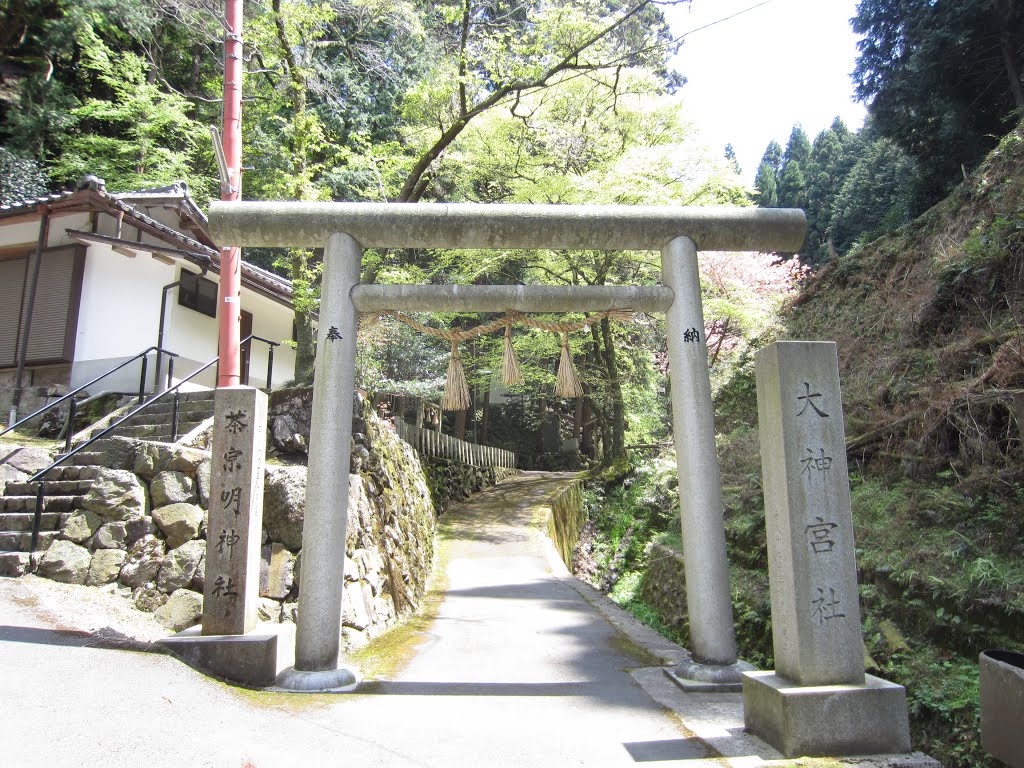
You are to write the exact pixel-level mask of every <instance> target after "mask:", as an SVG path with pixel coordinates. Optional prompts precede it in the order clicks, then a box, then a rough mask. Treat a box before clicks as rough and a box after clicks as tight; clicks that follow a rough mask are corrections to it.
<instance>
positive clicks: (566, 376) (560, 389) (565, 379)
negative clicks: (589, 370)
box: [555, 333, 583, 397]
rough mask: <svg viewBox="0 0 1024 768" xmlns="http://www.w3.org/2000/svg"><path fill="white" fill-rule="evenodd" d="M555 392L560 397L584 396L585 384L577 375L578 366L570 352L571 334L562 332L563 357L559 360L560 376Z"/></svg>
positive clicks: (556, 381) (556, 382)
mask: <svg viewBox="0 0 1024 768" xmlns="http://www.w3.org/2000/svg"><path fill="white" fill-rule="evenodd" d="M555 394H556V395H558V396H559V397H583V386H582V385H581V384H580V379H579V376H577V375H576V366H574V365H573V363H572V354H571V353H570V352H569V334H567V333H563V334H562V357H561V359H560V360H559V361H558V377H557V378H556V379H555Z"/></svg>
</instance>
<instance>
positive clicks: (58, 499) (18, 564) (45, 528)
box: [0, 457, 97, 576]
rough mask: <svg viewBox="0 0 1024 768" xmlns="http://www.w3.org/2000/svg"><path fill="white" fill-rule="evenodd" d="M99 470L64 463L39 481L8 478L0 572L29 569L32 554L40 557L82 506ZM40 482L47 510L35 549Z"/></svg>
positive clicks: (2, 503) (1, 500)
mask: <svg viewBox="0 0 1024 768" xmlns="http://www.w3.org/2000/svg"><path fill="white" fill-rule="evenodd" d="M76 458H77V457H76ZM96 474H97V473H96V469H95V467H92V466H79V465H75V466H69V467H63V466H62V467H54V468H53V469H51V470H50V471H49V472H47V473H46V475H45V476H44V477H43V479H42V480H41V481H39V482H34V483H24V482H17V481H8V482H7V485H6V488H5V489H4V495H3V496H0V576H21V575H22V574H24V573H26V571H27V570H28V569H29V567H30V559H31V557H32V555H33V554H35V555H36V558H37V560H38V558H39V557H41V556H42V552H44V551H45V550H46V548H47V547H49V546H50V542H52V541H53V539H54V538H56V536H57V534H58V533H59V532H60V529H61V528H62V527H63V525H64V523H65V522H66V521H67V519H68V517H69V516H70V515H71V514H72V513H73V512H74V510H75V509H78V508H79V507H81V502H82V498H83V497H84V496H85V494H87V493H88V492H89V488H91V487H92V483H93V480H94V479H95V477H96ZM40 485H42V487H43V513H42V516H41V518H40V523H41V525H40V528H39V540H38V542H37V544H36V550H35V552H32V523H33V521H34V519H35V511H36V494H37V492H38V489H39V486H40Z"/></svg>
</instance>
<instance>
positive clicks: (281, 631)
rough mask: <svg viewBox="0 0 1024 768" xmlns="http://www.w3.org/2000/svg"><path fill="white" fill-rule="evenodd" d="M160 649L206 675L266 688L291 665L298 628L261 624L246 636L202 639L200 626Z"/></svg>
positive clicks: (160, 642) (162, 642) (164, 642)
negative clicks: (296, 629)
mask: <svg viewBox="0 0 1024 768" xmlns="http://www.w3.org/2000/svg"><path fill="white" fill-rule="evenodd" d="M157 645H159V646H161V647H162V648H164V649H165V650H166V651H167V652H168V653H170V654H171V655H172V656H176V657H177V658H179V659H181V661H183V662H185V663H186V664H188V665H189V666H190V667H192V668H193V669H197V670H199V671H200V672H203V673H205V674H207V675H211V676H212V677H217V678H220V679H221V680H227V681H229V682H232V683H240V684H242V685H249V686H253V687H256V688H264V687H266V686H268V685H273V684H274V681H275V680H276V679H277V676H278V674H279V673H280V672H281V670H282V669H284V668H286V667H287V666H288V665H290V664H291V663H292V659H293V654H294V648H295V625H294V624H271V623H261V624H258V625H257V626H256V628H255V629H254V630H253V631H252V632H246V633H245V634H244V635H203V634H202V626H200V625H197V626H195V627H189V628H188V629H186V630H184V631H182V632H178V633H177V634H175V635H171V636H170V637H165V638H163V639H162V640H158V641H157Z"/></svg>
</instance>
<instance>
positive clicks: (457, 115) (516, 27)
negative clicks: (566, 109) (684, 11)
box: [396, 0, 678, 202]
mask: <svg viewBox="0 0 1024 768" xmlns="http://www.w3.org/2000/svg"><path fill="white" fill-rule="evenodd" d="M431 26H432V29H433V32H434V35H435V39H436V40H437V41H438V43H437V45H438V55H436V56H435V57H434V60H433V64H434V71H433V72H432V73H431V74H430V76H429V77H427V78H424V79H423V80H422V81H421V83H420V85H419V86H418V87H417V88H416V89H414V91H413V92H411V93H410V94H409V95H408V97H407V99H406V102H405V110H406V116H407V118H408V119H410V121H411V122H412V123H413V124H415V125H417V126H435V127H434V128H433V129H432V130H430V131H424V130H421V129H417V132H416V137H417V139H418V140H417V141H416V142H415V143H412V142H410V149H412V150H413V151H414V155H413V157H412V158H411V159H412V162H411V165H410V166H408V167H407V168H406V169H404V173H403V177H404V180H403V182H402V184H401V188H400V190H399V192H398V194H397V197H396V199H397V200H398V201H400V202H416V201H418V200H421V199H423V197H424V195H425V194H426V192H427V191H428V189H429V188H430V186H431V184H432V183H433V181H434V179H435V177H437V176H438V175H439V174H442V173H443V172H444V171H443V169H441V168H440V165H441V161H442V159H443V155H444V154H445V153H446V152H447V151H448V149H449V148H450V147H451V146H452V145H453V144H454V143H455V142H456V140H457V139H458V138H459V137H460V136H461V135H462V133H463V132H464V131H465V129H466V127H467V126H468V125H470V123H471V122H472V121H474V120H476V119H478V118H479V117H480V116H481V115H483V114H486V113H487V112H489V111H490V110H492V109H495V108H507V109H509V110H511V112H512V113H513V114H523V112H522V102H523V100H524V99H525V98H526V97H528V96H530V95H532V94H537V93H540V92H543V91H545V90H547V89H550V88H553V87H555V86H558V85H560V84H562V83H565V82H568V81H570V80H572V79H574V78H575V77H577V76H585V77H586V79H587V80H588V81H589V82H590V83H591V87H592V88H593V90H594V92H595V93H597V94H601V95H602V96H603V97H604V100H605V102H606V103H614V100H615V99H616V98H617V97H618V96H619V95H620V92H621V89H620V83H621V82H622V75H623V73H624V72H626V71H627V70H628V69H629V68H631V67H647V68H649V69H651V70H652V71H654V72H656V73H657V74H659V75H660V76H661V77H662V78H663V80H664V81H665V83H666V85H667V86H671V85H673V84H677V83H678V78H677V77H675V76H673V75H672V74H671V73H669V72H668V71H666V69H665V61H666V58H667V53H668V52H669V51H670V50H671V49H672V47H673V42H672V38H671V35H670V34H669V30H668V26H667V24H666V23H665V19H664V17H663V15H662V13H661V11H660V9H659V8H658V7H657V5H656V4H655V3H654V2H653V1H652V0H639V1H633V2H622V0H609V1H608V2H596V1H595V0H585V1H584V2H578V0H574V1H573V2H568V1H567V0H560V1H559V2H551V3H541V2H536V1H533V2H527V3H507V2H504V1H503V0H497V1H493V0H492V1H490V2H474V0H457V1H455V2H453V1H452V0H449V2H445V3H438V4H436V5H435V6H434V16H433V19H432V25H431ZM410 138H412V137H411V136H410ZM442 193H443V191H442ZM442 196H443V195H442Z"/></svg>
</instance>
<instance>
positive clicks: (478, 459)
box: [394, 417, 516, 469]
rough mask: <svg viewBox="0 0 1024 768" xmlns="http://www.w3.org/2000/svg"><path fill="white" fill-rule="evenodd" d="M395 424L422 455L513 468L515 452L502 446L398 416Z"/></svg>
mask: <svg viewBox="0 0 1024 768" xmlns="http://www.w3.org/2000/svg"><path fill="white" fill-rule="evenodd" d="M394 424H395V432H396V433H397V434H398V436H399V437H400V438H402V439H403V440H405V442H407V443H408V444H409V445H411V446H412V447H413V448H415V449H416V450H417V451H419V452H420V453H421V454H422V455H424V456H437V457H438V458H442V459H451V460H452V461H459V462H462V463H463V464H472V465H473V466H475V467H506V468H508V469H515V468H516V455H515V454H514V453H512V451H506V450H505V449H504V448H495V447H494V446H491V445H477V444H476V443H467V442H466V441H465V440H459V439H458V438H457V437H452V436H451V435H445V434H442V433H440V432H438V431H437V430H434V429H421V428H419V427H416V426H413V425H412V424H409V423H408V422H407V421H405V419H402V418H400V417H399V418H396V419H395V421H394Z"/></svg>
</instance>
